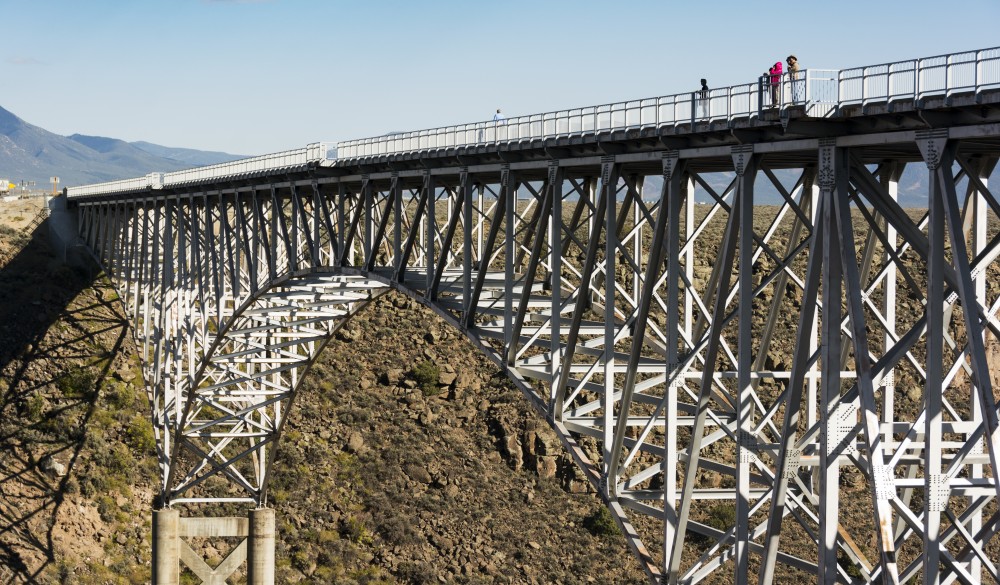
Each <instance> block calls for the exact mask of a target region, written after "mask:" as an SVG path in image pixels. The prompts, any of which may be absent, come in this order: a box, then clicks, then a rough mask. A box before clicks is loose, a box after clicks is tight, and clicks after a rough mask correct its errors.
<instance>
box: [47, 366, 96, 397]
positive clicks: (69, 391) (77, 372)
mask: <svg viewBox="0 0 1000 585" xmlns="http://www.w3.org/2000/svg"><path fill="white" fill-rule="evenodd" d="M96 382H97V376H95V375H94V372H92V371H91V370H89V369H85V368H76V369H73V370H70V371H69V372H67V373H66V375H65V376H63V377H62V378H59V381H58V382H56V386H57V387H58V388H59V390H60V391H61V392H62V393H63V396H65V397H66V398H89V397H90V396H91V395H93V393H94V388H95V384H96Z"/></svg>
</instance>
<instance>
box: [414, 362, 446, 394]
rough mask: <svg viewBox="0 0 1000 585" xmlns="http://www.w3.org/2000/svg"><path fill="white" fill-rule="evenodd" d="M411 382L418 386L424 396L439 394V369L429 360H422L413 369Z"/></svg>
mask: <svg viewBox="0 0 1000 585" xmlns="http://www.w3.org/2000/svg"><path fill="white" fill-rule="evenodd" d="M413 380H414V381H415V382H416V383H417V385H418V386H420V390H421V391H422V392H423V393H424V396H433V395H434V394H438V393H440V392H441V387H440V386H439V385H438V384H440V382H441V368H439V367H438V366H437V364H435V363H434V362H432V361H430V360H424V361H422V362H420V363H419V364H417V365H416V366H415V367H414V368H413Z"/></svg>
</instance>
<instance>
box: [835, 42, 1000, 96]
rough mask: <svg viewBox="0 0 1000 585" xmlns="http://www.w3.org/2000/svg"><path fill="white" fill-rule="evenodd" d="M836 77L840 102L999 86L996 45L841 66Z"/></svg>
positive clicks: (999, 63)
mask: <svg viewBox="0 0 1000 585" xmlns="http://www.w3.org/2000/svg"><path fill="white" fill-rule="evenodd" d="M839 81H840V82H839V88H838V92H839V95H838V97H837V102H838V103H839V104H840V105H842V106H844V105H854V104H861V105H867V104H869V103H872V102H893V101H899V100H903V99H914V100H921V99H924V98H925V97H927V96H931V95H944V96H945V97H951V96H952V95H954V94H956V93H979V92H981V91H983V90H987V89H996V88H998V87H1000V47H997V48H992V49H982V50H979V51H966V52H963V53H952V54H949V55H938V56H935V57H925V58H922V59H910V60H907V61H896V62H894V63H882V64H879V65H866V66H864V67H855V68H853V69H844V70H842V71H841V72H840V80H839Z"/></svg>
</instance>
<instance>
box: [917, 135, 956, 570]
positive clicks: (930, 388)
mask: <svg viewBox="0 0 1000 585" xmlns="http://www.w3.org/2000/svg"><path fill="white" fill-rule="evenodd" d="M946 141H947V135H945V137H943V138H942V137H936V138H928V139H927V142H928V143H929V144H928V145H926V146H924V145H923V144H922V142H923V141H920V140H919V139H918V145H921V146H922V147H923V148H922V150H923V151H925V152H923V154H924V159H925V162H926V163H927V169H928V171H929V172H928V180H929V185H928V190H929V193H928V195H929V198H930V201H929V202H928V206H929V207H930V221H929V223H928V226H927V240H928V244H929V248H928V254H927V256H928V257H927V305H926V311H927V337H926V344H927V379H926V387H925V388H924V452H923V459H924V506H923V512H924V533H923V538H924V544H923V551H924V585H938V584H939V583H940V582H941V577H940V560H941V548H940V547H941V541H940V535H941V512H942V506H941V500H940V494H941V492H940V490H939V488H940V483H941V481H942V480H943V479H945V478H943V477H942V475H941V468H942V463H941V455H942V449H941V441H942V431H941V422H942V416H941V415H942V413H941V393H942V390H943V388H942V382H943V372H942V361H943V359H944V348H943V343H942V341H943V334H944V331H945V323H944V272H945V259H944V257H945V237H944V225H945V221H944V220H945V217H944V216H945V211H944V204H943V201H942V198H943V197H942V193H941V191H942V185H941V184H940V183H939V182H938V175H937V169H938V167H939V166H940V165H941V160H940V154H941V150H943V149H944V147H945V142H946ZM949 164H950V161H949Z"/></svg>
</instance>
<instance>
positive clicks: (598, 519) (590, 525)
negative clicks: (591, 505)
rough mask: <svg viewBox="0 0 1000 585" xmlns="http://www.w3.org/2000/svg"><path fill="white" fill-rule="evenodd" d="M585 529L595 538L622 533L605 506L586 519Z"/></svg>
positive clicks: (584, 520)
mask: <svg viewBox="0 0 1000 585" xmlns="http://www.w3.org/2000/svg"><path fill="white" fill-rule="evenodd" d="M583 527H584V528H586V529H587V530H588V531H589V532H590V533H591V534H593V535H594V536H602V537H603V536H614V535H616V534H619V533H620V531H619V530H618V525H617V524H615V519H614V518H612V517H611V512H610V511H609V510H608V509H607V508H605V507H604V506H600V507H599V508H597V509H596V510H594V512H593V513H592V514H590V515H589V516H587V517H586V518H584V519H583Z"/></svg>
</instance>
